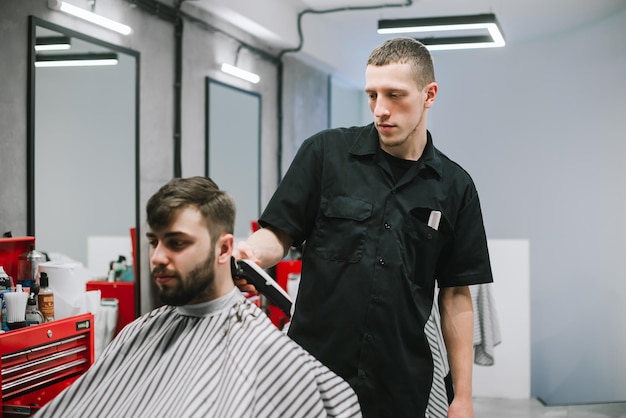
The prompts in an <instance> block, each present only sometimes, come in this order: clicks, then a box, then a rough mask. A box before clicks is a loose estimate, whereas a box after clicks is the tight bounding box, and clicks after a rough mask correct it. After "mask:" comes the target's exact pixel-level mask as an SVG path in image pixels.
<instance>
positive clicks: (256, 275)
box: [231, 257, 292, 318]
mask: <svg viewBox="0 0 626 418" xmlns="http://www.w3.org/2000/svg"><path fill="white" fill-rule="evenodd" d="M231 274H232V276H233V278H240V279H246V280H247V281H248V283H250V284H252V285H254V287H255V288H256V290H257V291H258V292H259V293H261V294H262V295H264V296H265V297H267V298H268V299H269V300H270V302H272V303H273V304H274V305H276V306H278V307H279V308H280V310H281V311H283V312H284V313H285V315H287V316H288V317H289V318H291V306H292V302H291V297H289V294H288V293H287V292H285V290H284V289H283V288H282V287H280V285H279V284H278V283H276V280H274V279H273V278H272V277H271V276H270V275H269V274H267V273H266V272H265V270H263V269H262V268H261V267H259V266H258V265H257V264H256V263H254V262H253V261H250V260H235V258H234V257H233V258H231Z"/></svg>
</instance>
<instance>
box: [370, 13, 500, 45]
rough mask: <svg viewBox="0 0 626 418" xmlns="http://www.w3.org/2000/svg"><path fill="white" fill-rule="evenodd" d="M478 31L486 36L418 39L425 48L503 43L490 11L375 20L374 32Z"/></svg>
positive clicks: (496, 22)
mask: <svg viewBox="0 0 626 418" xmlns="http://www.w3.org/2000/svg"><path fill="white" fill-rule="evenodd" d="M478 30H486V31H487V32H488V33H489V36H457V37H440V38H438V37H431V38H426V39H424V40H422V39H420V41H422V42H424V43H425V44H426V47H427V48H428V49H429V50H444V49H470V48H498V47H503V46H505V44H506V42H505V41H504V36H503V35H502V32H501V30H500V27H499V25H498V21H497V20H496V16H495V15H494V14H483V15H471V16H447V17H430V18H420V19H395V20H389V19H388V20H379V21H378V33H380V34H392V33H420V32H453V31H478Z"/></svg>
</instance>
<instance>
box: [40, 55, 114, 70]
mask: <svg viewBox="0 0 626 418" xmlns="http://www.w3.org/2000/svg"><path fill="white" fill-rule="evenodd" d="M117 63H118V59H117V54H115V53H108V52H107V53H100V54H54V55H53V54H47V55H41V54H38V55H37V57H36V60H35V67H88V66H103V65H116V64H117Z"/></svg>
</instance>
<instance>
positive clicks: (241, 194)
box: [206, 78, 261, 240]
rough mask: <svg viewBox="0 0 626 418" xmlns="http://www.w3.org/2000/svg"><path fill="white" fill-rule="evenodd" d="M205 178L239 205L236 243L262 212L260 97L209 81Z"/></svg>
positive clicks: (208, 79)
mask: <svg viewBox="0 0 626 418" xmlns="http://www.w3.org/2000/svg"><path fill="white" fill-rule="evenodd" d="M206 97H207V100H206V118H207V119H206V120H207V122H206V123H207V127H206V153H207V155H206V175H207V176H208V177H210V178H211V179H213V181H215V182H216V183H217V185H218V186H219V187H220V188H221V189H222V190H225V191H226V192H228V193H229V194H230V195H231V196H232V197H233V198H234V199H235V202H236V204H237V220H236V223H235V239H236V240H237V239H244V238H246V237H247V236H248V235H250V233H251V222H253V221H256V220H257V219H258V218H259V215H260V211H261V197H260V191H261V156H260V155H261V154H260V147H261V96H260V95H259V94H258V93H255V92H250V91H247V90H243V89H239V88H237V87H233V86H230V85H228V84H224V83H221V82H219V81H216V80H213V79H211V78H207V80H206Z"/></svg>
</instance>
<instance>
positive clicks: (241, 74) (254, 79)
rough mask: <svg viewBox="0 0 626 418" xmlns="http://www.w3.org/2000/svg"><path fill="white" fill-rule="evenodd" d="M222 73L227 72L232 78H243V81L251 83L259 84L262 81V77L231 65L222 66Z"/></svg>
mask: <svg viewBox="0 0 626 418" xmlns="http://www.w3.org/2000/svg"><path fill="white" fill-rule="evenodd" d="M222 72H225V73H226V74H230V75H232V76H235V77H238V78H241V79H242V80H246V81H249V82H251V83H254V84H256V83H258V82H259V81H260V80H261V77H259V76H258V75H256V74H254V73H251V72H250V71H246V70H242V69H241V68H239V67H235V66H234V65H230V64H226V63H224V64H222Z"/></svg>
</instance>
